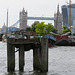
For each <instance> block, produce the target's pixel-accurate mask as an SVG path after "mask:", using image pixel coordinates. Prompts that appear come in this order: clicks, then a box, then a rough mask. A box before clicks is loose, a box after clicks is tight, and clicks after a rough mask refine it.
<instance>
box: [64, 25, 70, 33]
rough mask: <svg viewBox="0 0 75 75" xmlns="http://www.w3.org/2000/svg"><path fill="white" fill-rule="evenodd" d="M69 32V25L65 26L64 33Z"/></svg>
mask: <svg viewBox="0 0 75 75" xmlns="http://www.w3.org/2000/svg"><path fill="white" fill-rule="evenodd" d="M67 32H71V31H70V29H69V28H68V27H67V26H63V34H64V33H67Z"/></svg>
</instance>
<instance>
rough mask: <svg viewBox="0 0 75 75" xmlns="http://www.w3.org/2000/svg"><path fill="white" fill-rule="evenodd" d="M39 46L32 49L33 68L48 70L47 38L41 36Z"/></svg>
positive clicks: (42, 70)
mask: <svg viewBox="0 0 75 75" xmlns="http://www.w3.org/2000/svg"><path fill="white" fill-rule="evenodd" d="M40 43H41V47H40V48H34V50H33V68H34V70H39V71H41V72H48V39H47V38H41V40H40Z"/></svg>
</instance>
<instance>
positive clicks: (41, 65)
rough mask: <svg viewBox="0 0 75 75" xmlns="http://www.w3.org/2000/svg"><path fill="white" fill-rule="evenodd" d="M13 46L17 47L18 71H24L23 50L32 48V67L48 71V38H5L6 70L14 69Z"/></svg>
mask: <svg viewBox="0 0 75 75" xmlns="http://www.w3.org/2000/svg"><path fill="white" fill-rule="evenodd" d="M15 47H16V48H19V50H18V51H19V71H21V72H23V71H24V64H25V63H24V62H25V60H24V58H25V56H24V55H25V53H24V51H29V50H30V49H33V68H34V70H35V71H41V72H48V39H47V38H34V39H23V38H20V39H15V38H7V71H8V72H11V71H15Z"/></svg>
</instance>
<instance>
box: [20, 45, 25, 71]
mask: <svg viewBox="0 0 75 75" xmlns="http://www.w3.org/2000/svg"><path fill="white" fill-rule="evenodd" d="M19 71H24V45H20V47H19Z"/></svg>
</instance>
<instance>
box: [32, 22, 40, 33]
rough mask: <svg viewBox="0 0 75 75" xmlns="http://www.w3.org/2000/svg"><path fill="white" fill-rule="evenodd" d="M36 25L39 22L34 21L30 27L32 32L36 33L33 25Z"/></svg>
mask: <svg viewBox="0 0 75 75" xmlns="http://www.w3.org/2000/svg"><path fill="white" fill-rule="evenodd" d="M37 23H39V21H35V22H34V23H33V24H32V25H31V27H32V32H36V31H35V29H36V28H35V25H36V24H37Z"/></svg>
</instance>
